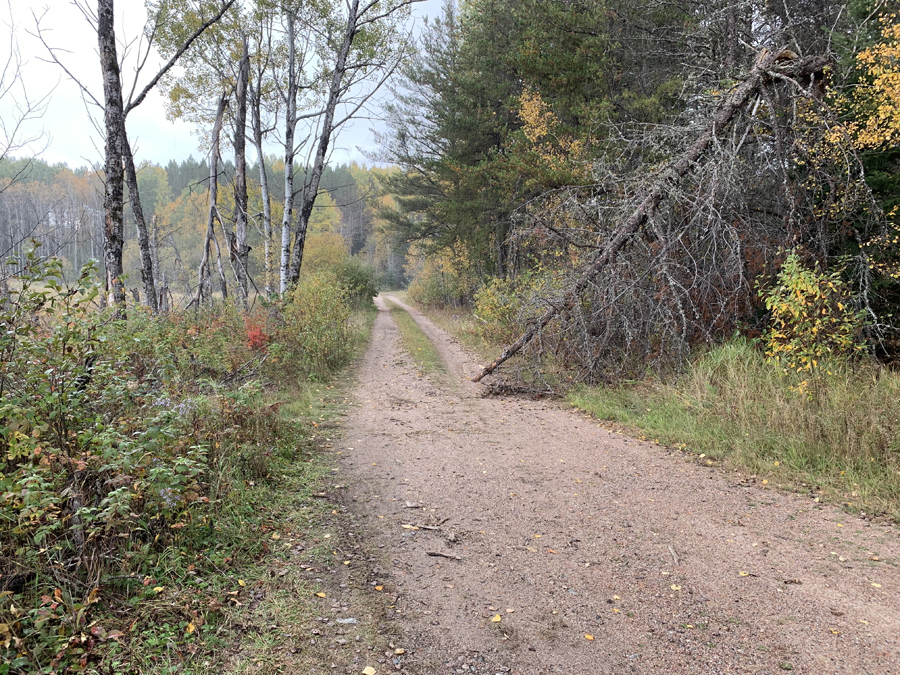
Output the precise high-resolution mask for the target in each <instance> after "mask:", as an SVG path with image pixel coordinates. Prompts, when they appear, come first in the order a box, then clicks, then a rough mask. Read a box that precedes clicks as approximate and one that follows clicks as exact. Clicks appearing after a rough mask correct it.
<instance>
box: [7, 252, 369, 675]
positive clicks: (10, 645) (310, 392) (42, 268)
mask: <svg viewBox="0 0 900 675" xmlns="http://www.w3.org/2000/svg"><path fill="white" fill-rule="evenodd" d="M18 266H19V269H18V270H17V276H18V279H19V283H18V284H17V287H16V290H14V291H13V292H12V293H11V294H10V296H9V297H8V298H7V300H6V301H5V303H4V304H3V306H2V307H0V324H2V326H3V330H2V335H0V389H2V404H0V419H2V424H0V442H2V444H3V457H2V458H0V531H2V537H0V542H2V549H0V673H2V674H4V675H5V674H6V673H75V672H85V673H101V672H102V673H107V672H115V673H172V672H179V673H207V672H222V671H223V670H234V671H235V672H240V671H241V669H242V668H241V667H239V666H240V665H241V664H240V663H237V664H236V663H234V662H232V661H233V660H234V659H235V658H238V660H240V659H241V658H242V659H244V660H247V659H248V658H251V657H250V656H248V653H247V652H248V649H247V648H241V649H237V650H236V649H234V647H235V644H240V643H241V635H243V634H244V633H246V631H247V630H248V625H249V624H252V621H251V620H250V619H248V617H247V613H248V612H249V611H250V610H253V609H255V608H256V606H258V605H259V603H260V602H261V600H262V599H263V598H265V597H266V596H269V597H270V601H269V609H268V610H267V612H268V613H269V614H270V615H273V616H274V615H278V616H279V618H280V620H281V621H282V626H281V627H280V628H279V630H281V631H290V630H291V626H292V625H294V624H296V623H302V622H303V621H306V620H312V617H313V616H314V615H315V611H316V610H315V608H314V603H315V601H316V600H317V598H316V597H315V593H314V592H315V591H316V590H318V589H316V588H314V587H312V586H310V584H311V583H312V582H308V581H305V580H303V579H301V578H300V577H299V576H298V574H297V573H298V572H299V570H298V569H296V566H294V567H291V568H290V569H291V570H292V571H291V572H290V573H287V572H284V570H286V569H288V568H287V567H285V564H284V561H285V560H286V559H290V556H291V555H297V554H299V552H302V553H303V555H304V556H306V557H308V558H310V559H315V558H316V556H317V555H319V554H321V556H325V555H326V554H328V555H330V550H328V551H326V550H325V549H326V548H328V546H327V545H328V544H329V543H330V542H328V541H324V544H323V543H322V542H323V540H322V539H321V538H318V536H317V535H318V534H319V530H320V529H321V527H322V526H323V519H325V518H330V517H331V516H330V515H329V509H331V507H330V506H329V505H328V503H327V500H325V501H323V500H322V499H315V498H313V497H312V495H313V494H314V493H317V492H318V491H319V490H321V489H322V484H323V480H325V478H326V477H327V476H329V475H330V469H329V462H328V460H327V456H326V455H324V454H323V452H322V451H323V450H324V449H325V448H326V447H328V446H330V443H331V441H332V440H333V438H334V437H335V435H336V434H338V433H339V432H340V429H339V424H340V422H339V421H338V420H337V417H338V415H339V414H340V412H341V410H342V408H343V404H344V398H343V392H342V389H343V388H344V385H343V384H342V383H341V380H340V378H339V376H340V373H341V372H342V370H343V369H344V368H345V367H346V366H347V365H348V364H349V363H350V362H351V360H352V359H353V358H354V356H355V355H356V354H357V353H358V352H359V351H360V349H361V347H362V346H363V344H364V342H365V339H366V336H367V335H368V330H369V328H370V327H371V321H372V318H373V316H374V311H373V308H372V307H371V300H370V296H368V297H367V296H366V292H365V291H364V290H362V291H361V289H359V288H358V287H357V288H355V289H352V288H349V286H352V284H348V283H345V281H344V280H342V279H341V278H340V276H339V275H338V274H336V273H335V272H333V271H332V272H329V271H319V272H315V273H311V274H307V275H304V277H303V278H302V279H301V281H300V283H299V284H298V285H297V287H296V288H295V290H294V291H293V292H292V293H291V294H289V295H288V296H287V297H286V298H285V299H283V300H281V301H278V302H274V303H263V302H257V303H256V305H255V307H254V308H252V309H251V310H250V311H249V312H244V311H240V310H238V309H237V308H235V307H234V306H231V305H228V304H222V303H219V304H216V305H212V306H204V307H202V308H201V309H199V310H195V311H188V312H183V313H173V314H169V315H165V316H151V315H150V314H149V313H147V312H145V311H144V310H143V309H140V308H129V310H128V314H127V318H125V317H123V316H122V315H117V314H115V313H114V312H113V311H112V310H100V309H98V305H97V297H98V291H99V289H98V286H97V283H96V274H95V271H94V270H93V268H91V267H88V268H85V270H84V271H83V273H82V274H81V276H80V278H79V280H78V281H77V283H76V284H74V285H72V286H64V285H63V284H62V282H61V279H62V269H61V264H60V263H59V262H58V261H54V260H49V261H47V260H42V259H41V258H40V257H38V256H37V255H36V254H30V255H29V256H28V257H27V258H26V259H23V260H20V261H18ZM353 290H356V291H357V294H356V297H354V293H353ZM336 378H337V379H336ZM332 513H333V512H332ZM319 549H321V550H319ZM276 570H281V571H280V572H277V573H276ZM313 585H314V584H313ZM278 598H281V599H282V600H281V601H279V600H278ZM281 610H284V611H281ZM288 610H289V611H288ZM249 628H252V625H249ZM267 632H268V633H271V635H272V636H275V637H278V636H279V635H281V633H279V632H278V631H274V630H273V631H267ZM283 637H284V636H283V635H281V638H279V639H283ZM244 641H245V642H246V638H244ZM249 652H250V653H251V654H252V653H253V649H252V648H249ZM235 654H239V655H240V654H242V655H243V656H237V657H236V656H235ZM269 656H271V654H269ZM297 658H298V659H299V656H298V657H297ZM246 665H248V667H249V665H251V664H249V663H248V664H246ZM252 665H253V667H256V666H257V664H256V662H255V659H254V660H253V663H252ZM263 665H265V664H263Z"/></svg>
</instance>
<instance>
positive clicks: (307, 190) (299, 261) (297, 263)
mask: <svg viewBox="0 0 900 675" xmlns="http://www.w3.org/2000/svg"><path fill="white" fill-rule="evenodd" d="M358 14H359V0H353V1H352V2H350V3H349V4H348V14H347V26H346V30H345V31H344V41H343V42H342V43H341V47H340V49H339V50H338V53H337V58H336V59H335V63H334V71H333V72H332V75H331V86H330V87H329V90H328V102H327V104H326V105H325V117H324V119H323V120H322V128H321V130H320V132H319V145H318V147H317V148H316V158H315V160H314V161H313V167H312V172H311V173H310V175H309V177H308V178H307V179H306V181H305V183H306V184H305V186H304V189H303V202H302V203H301V205H300V213H299V214H298V216H297V230H296V233H295V235H294V250H293V252H292V254H291V268H290V272H289V276H288V283H289V284H295V283H297V280H298V279H299V278H300V267H301V266H302V265H303V249H304V247H305V246H306V231H307V228H308V226H309V218H310V216H311V215H312V211H313V207H314V206H315V203H316V196H317V195H318V193H319V181H320V180H321V179H322V172H323V171H324V170H325V156H326V155H327V153H328V146H329V144H330V142H331V136H332V134H333V133H334V113H335V110H336V108H337V104H338V102H339V100H340V97H341V92H342V91H343V80H344V75H345V74H346V70H347V57H348V56H349V54H350V47H351V46H352V45H353V38H354V37H355V36H356V32H357V21H358V18H359V16H358ZM282 292H283V291H282Z"/></svg>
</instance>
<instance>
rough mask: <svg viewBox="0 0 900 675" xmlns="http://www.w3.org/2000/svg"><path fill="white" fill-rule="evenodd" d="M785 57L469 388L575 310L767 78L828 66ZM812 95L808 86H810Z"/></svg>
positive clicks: (776, 54) (805, 74)
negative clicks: (540, 333)
mask: <svg viewBox="0 0 900 675" xmlns="http://www.w3.org/2000/svg"><path fill="white" fill-rule="evenodd" d="M784 53H787V52H786V51H785V50H784V49H779V50H775V51H772V52H768V51H764V53H763V54H761V57H762V58H760V59H758V60H757V63H756V65H755V66H754V67H753V69H752V70H751V71H750V74H749V75H748V76H747V78H746V79H745V80H744V81H743V82H742V83H741V84H739V85H738V86H737V87H735V89H734V90H733V91H732V92H731V94H730V95H729V96H728V97H727V98H726V99H725V100H724V101H723V102H722V103H721V104H720V105H719V107H718V109H717V110H716V113H715V115H714V116H713V120H712V122H710V123H709V124H708V125H707V126H706V128H705V129H704V130H703V132H702V133H701V134H700V136H699V137H698V138H697V140H695V141H694V142H693V143H692V144H691V146H690V147H689V148H688V149H687V150H686V151H685V152H684V153H682V155H681V156H680V157H679V158H678V159H677V160H675V162H673V163H672V164H670V165H669V166H668V167H667V168H666V169H665V170H663V171H662V172H660V173H659V174H658V175H657V177H656V179H655V180H654V181H653V182H652V183H651V185H650V187H649V189H648V190H647V191H646V193H645V195H644V197H643V198H642V199H641V201H640V202H639V203H638V205H637V206H636V207H635V209H634V211H632V212H631V215H630V216H628V218H627V219H626V220H625V222H624V223H622V224H621V225H620V226H619V227H618V228H617V229H616V230H615V231H614V233H613V235H612V238H611V239H610V240H609V242H608V243H607V245H606V247H605V248H604V249H603V250H602V251H600V252H599V254H598V255H597V257H596V258H595V259H594V261H593V262H592V263H591V264H590V265H588V266H587V268H586V269H585V270H584V272H582V273H581V275H580V276H579V277H578V279H577V280H576V281H575V283H574V284H573V285H572V287H571V288H570V289H569V290H568V291H566V293H565V296H564V297H563V301H562V302H561V303H559V304H556V305H554V306H552V307H550V308H549V309H548V310H547V311H546V312H544V314H542V315H541V316H540V317H539V318H538V319H537V320H536V321H535V322H534V323H533V324H532V325H531V326H530V327H529V328H528V330H526V331H525V332H524V333H522V335H520V336H519V338H518V339H517V340H516V341H515V342H513V343H512V344H511V345H509V346H508V347H507V348H506V349H504V350H503V353H502V354H500V356H499V357H497V359H495V360H494V361H493V362H492V363H490V364H489V365H487V366H485V367H484V369H483V370H482V371H481V373H480V374H479V375H478V376H477V377H475V378H473V381H474V382H480V381H481V379H482V378H483V377H485V376H487V375H490V374H491V373H493V372H494V371H495V370H496V369H497V368H498V367H499V366H500V365H502V364H503V363H504V362H506V361H507V360H509V359H510V358H512V357H513V356H514V355H515V354H517V353H518V352H519V351H520V350H521V349H522V348H523V347H524V346H525V345H527V344H528V343H529V342H531V340H532V339H533V338H534V336H535V335H537V334H538V333H539V332H540V331H541V330H542V329H543V328H544V327H545V326H546V325H547V324H549V323H550V322H551V321H552V320H553V319H555V318H556V317H557V316H559V315H560V314H564V313H568V312H569V311H571V310H572V308H573V307H575V304H576V303H577V302H578V298H579V297H580V296H581V294H582V293H583V292H584V290H585V289H586V288H587V287H588V286H589V285H590V284H591V281H592V280H593V279H594V277H596V276H597V275H598V274H599V273H600V272H601V270H603V268H604V267H606V266H607V265H609V264H610V263H611V262H612V261H613V259H614V258H615V256H616V254H617V253H618V252H619V250H620V249H621V248H622V246H624V245H625V244H626V243H627V242H628V241H629V240H630V239H631V238H632V237H633V236H634V235H635V234H636V233H637V232H639V231H640V229H641V228H642V227H643V226H644V224H645V223H646V222H647V219H648V218H649V217H650V216H651V215H652V214H653V213H654V212H655V211H656V209H657V207H658V206H659V205H660V203H661V202H662V201H663V200H664V199H665V197H666V195H667V194H668V193H669V191H670V190H671V188H672V187H673V185H674V184H675V183H676V182H677V181H678V180H679V179H681V178H683V177H684V176H685V175H686V174H687V173H688V172H689V171H691V169H693V168H694V166H696V164H697V162H698V160H699V159H700V157H701V156H702V155H703V153H704V152H706V150H707V148H709V146H710V144H711V143H712V142H713V140H714V139H716V137H717V136H718V134H719V133H721V132H723V131H725V129H727V128H728V126H729V125H730V124H731V121H732V120H733V119H734V116H735V114H736V113H737V112H738V111H739V110H740V109H741V108H742V107H743V106H744V105H745V104H746V103H747V101H748V100H749V99H750V97H751V96H752V95H753V94H755V93H756V92H757V91H758V90H759V89H760V86H761V85H763V84H764V83H765V82H766V80H768V79H770V78H771V77H773V76H774V77H779V76H780V77H783V78H791V79H793V80H794V81H796V80H797V79H798V78H799V79H801V80H802V79H806V80H810V79H811V78H814V77H815V75H816V74H818V73H821V72H822V70H823V69H824V68H825V67H826V66H827V65H828V64H829V63H830V60H829V59H828V58H827V57H824V56H809V57H805V58H802V59H800V58H797V59H791V60H788V61H786V62H784V63H778V64H777V67H776V63H777V62H778V61H779V59H780V58H782V55H783V54H784ZM810 91H812V85H810Z"/></svg>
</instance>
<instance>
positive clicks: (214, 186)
mask: <svg viewBox="0 0 900 675" xmlns="http://www.w3.org/2000/svg"><path fill="white" fill-rule="evenodd" d="M227 105H228V98H227V97H226V96H224V95H223V96H222V98H220V99H219V107H218V109H217V110H216V121H215V123H214V124H213V130H212V142H211V149H210V152H209V213H208V216H207V220H206V239H205V240H204V242H203V257H202V258H201V259H200V270H199V274H198V277H199V279H198V284H197V293H196V295H195V296H194V299H193V300H191V302H190V304H188V307H190V306H191V305H193V304H195V303H196V304H197V305H198V306H199V304H200V302H201V300H202V299H203V287H204V283H205V279H206V277H207V276H208V275H209V257H210V243H211V242H213V241H215V242H216V251H217V253H218V250H219V242H218V240H217V239H216V238H215V237H216V232H215V223H216V218H217V215H218V205H217V200H218V198H219V137H220V136H221V134H222V120H223V119H224V117H225V108H226V106H227ZM218 257H219V276H220V277H221V281H222V288H223V291H225V278H224V273H223V272H222V261H221V254H219V256H218ZM223 297H224V296H223Z"/></svg>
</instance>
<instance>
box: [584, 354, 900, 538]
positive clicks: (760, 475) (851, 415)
mask: <svg viewBox="0 0 900 675" xmlns="http://www.w3.org/2000/svg"><path fill="white" fill-rule="evenodd" d="M569 401H570V402H571V403H573V404H574V405H575V406H576V407H578V408H581V409H583V410H586V411H588V412H590V413H592V414H593V415H594V416H596V417H597V418H599V419H603V420H609V421H612V422H614V423H616V424H620V425H623V426H624V427H626V428H628V429H631V430H636V432H635V433H636V434H637V435H639V436H640V437H641V438H643V439H648V440H653V441H656V442H661V443H665V444H668V445H672V446H677V447H680V448H683V449H685V450H688V451H690V452H693V453H696V454H697V455H699V456H700V458H701V459H700V461H701V462H703V463H710V464H717V465H718V464H725V465H726V466H731V467H733V468H739V469H742V470H745V471H749V472H751V473H752V474H755V475H756V476H757V482H758V483H760V484H773V485H778V486H780V487H784V488H788V489H794V490H797V491H799V492H805V493H808V494H810V495H811V496H814V497H815V498H817V499H821V500H822V501H826V500H827V501H830V502H833V503H838V504H841V505H843V506H844V507H845V508H848V509H850V510H852V511H854V512H863V513H865V514H867V515H882V516H888V517H889V518H891V519H893V520H895V521H898V522H900V435H898V432H900V376H898V375H897V374H896V373H894V372H892V371H890V370H888V369H886V368H881V367H878V366H875V365H870V364H856V365H855V366H850V365H848V364H832V365H831V366H829V367H828V369H827V370H825V369H823V370H822V371H821V372H820V374H819V375H817V376H815V378H814V377H812V376H808V375H806V376H803V377H801V376H797V375H793V376H788V377H785V376H783V375H782V374H780V372H779V371H778V370H777V369H775V368H774V367H773V366H772V365H771V364H768V363H766V361H765V358H764V356H763V355H762V354H761V353H760V352H759V350H758V349H756V348H755V347H754V346H753V345H752V344H750V343H749V342H745V341H733V342H730V343H728V344H725V345H723V346H721V347H718V348H716V349H714V350H712V351H710V352H708V353H707V354H705V355H703V356H701V357H700V358H698V359H697V360H696V361H695V362H694V363H693V364H692V365H691V366H690V368H689V369H688V370H687V372H685V373H683V374H682V375H680V376H679V377H678V379H677V380H676V381H675V382H673V383H671V384H663V383H659V382H645V383H639V384H628V385H623V386H621V387H605V388H584V389H580V390H577V391H574V392H572V393H571V394H570V395H569Z"/></svg>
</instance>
